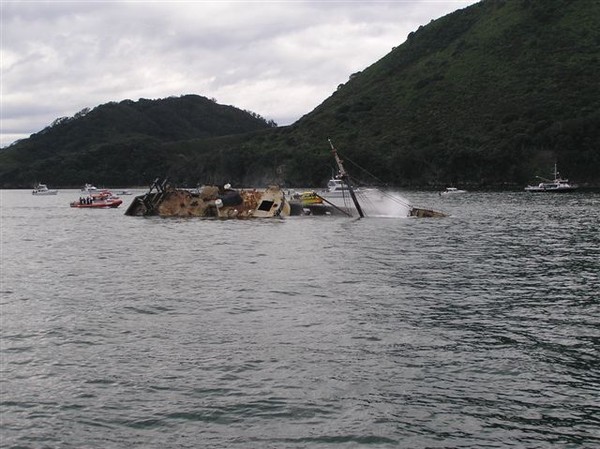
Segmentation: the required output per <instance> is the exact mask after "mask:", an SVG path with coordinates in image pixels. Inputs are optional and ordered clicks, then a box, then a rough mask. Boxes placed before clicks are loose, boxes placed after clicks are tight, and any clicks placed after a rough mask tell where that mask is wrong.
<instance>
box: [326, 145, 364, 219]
mask: <svg viewBox="0 0 600 449" xmlns="http://www.w3.org/2000/svg"><path fill="white" fill-rule="evenodd" d="M327 140H328V141H329V145H330V146H331V152H332V153H333V157H334V158H335V162H336V164H337V166H338V170H339V171H340V179H341V180H342V181H343V182H344V183H346V185H347V186H348V192H350V198H352V202H353V203H354V207H356V210H357V211H358V215H359V216H360V218H364V216H365V214H364V213H363V210H362V208H361V207H360V204H359V203H358V200H357V199H356V194H355V193H354V189H353V188H352V185H351V184H350V177H349V176H348V173H346V170H344V166H343V165H342V160H341V159H340V157H339V156H338V154H337V150H336V149H335V147H334V146H333V143H331V139H327Z"/></svg>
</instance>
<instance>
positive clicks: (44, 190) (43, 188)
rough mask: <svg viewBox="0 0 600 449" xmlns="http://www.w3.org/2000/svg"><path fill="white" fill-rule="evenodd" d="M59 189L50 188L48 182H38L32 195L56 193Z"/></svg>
mask: <svg viewBox="0 0 600 449" xmlns="http://www.w3.org/2000/svg"><path fill="white" fill-rule="evenodd" d="M57 193H58V190H50V189H49V188H48V186H47V185H46V184H38V185H37V186H35V187H34V188H33V190H32V191H31V194H32V195H56V194H57Z"/></svg>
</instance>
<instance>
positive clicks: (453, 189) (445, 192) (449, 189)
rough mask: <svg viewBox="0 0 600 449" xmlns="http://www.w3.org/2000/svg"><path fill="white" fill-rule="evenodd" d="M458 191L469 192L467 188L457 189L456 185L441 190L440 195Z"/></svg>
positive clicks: (452, 193)
mask: <svg viewBox="0 0 600 449" xmlns="http://www.w3.org/2000/svg"><path fill="white" fill-rule="evenodd" d="M457 193H467V191H466V190H461V189H457V188H456V187H446V190H444V191H443V192H440V195H454V194H457Z"/></svg>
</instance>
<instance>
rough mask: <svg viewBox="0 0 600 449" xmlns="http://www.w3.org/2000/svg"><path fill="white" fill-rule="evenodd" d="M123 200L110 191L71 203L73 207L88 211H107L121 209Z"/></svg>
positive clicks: (102, 191)
mask: <svg viewBox="0 0 600 449" xmlns="http://www.w3.org/2000/svg"><path fill="white" fill-rule="evenodd" d="M121 203H123V200H122V199H121V198H119V197H118V196H115V195H113V193H112V192H111V191H109V190H100V191H99V192H95V193H92V194H90V195H88V196H84V197H80V198H79V201H73V202H71V207H79V208H88V209H90V208H91V209H94V208H95V209H107V208H110V207H119V206H120V205H121Z"/></svg>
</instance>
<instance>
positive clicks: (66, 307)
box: [0, 191, 600, 448]
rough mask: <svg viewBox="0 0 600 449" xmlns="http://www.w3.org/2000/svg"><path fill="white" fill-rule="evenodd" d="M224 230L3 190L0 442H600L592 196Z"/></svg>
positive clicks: (525, 198)
mask: <svg viewBox="0 0 600 449" xmlns="http://www.w3.org/2000/svg"><path fill="white" fill-rule="evenodd" d="M397 194H398V195H399V196H401V197H403V198H406V199H407V200H409V201H410V202H411V203H412V204H415V205H418V206H421V207H428V208H431V209H436V210H441V211H443V212H446V213H448V214H449V216H448V217H446V218H437V219H431V218H430V219H416V218H374V217H370V218H366V219H352V218H347V217H334V216H331V217H327V216H325V217H289V218H286V219H272V220H262V221H261V220H247V221H235V220H233V221H217V220H202V219H161V218H156V217H153V218H142V217H127V216H125V215H124V211H125V209H126V207H127V206H128V204H129V202H130V201H131V199H132V198H133V197H123V199H124V200H125V201H124V204H123V205H122V206H121V207H120V208H119V209H106V210H86V209H72V208H70V207H69V202H70V201H73V200H75V199H77V197H78V192H76V191H60V192H59V194H58V195H56V196H51V197H35V196H32V195H31V193H30V192H29V191H2V192H1V194H0V200H1V223H0V224H1V244H2V246H1V285H0V295H1V298H0V314H1V315H0V319H1V327H0V331H1V335H0V337H1V348H0V350H1V353H0V354H1V355H0V357H1V358H0V362H1V370H2V375H1V378H0V382H1V384H0V386H1V389H0V406H1V409H0V410H1V417H0V418H1V419H0V426H1V429H0V446H2V447H6V448H17V447H19V448H123V447H127V448H197V447H210V448H330V447H335V448H358V447H360V448H362V447H377V448H391V447H406V448H442V447H444V448H456V447H469V448H474V447H477V448H483V447H485V448H508V447H514V448H551V447H556V448H565V447H572V448H592V447H599V446H600V408H599V404H600V362H599V360H600V293H599V292H600V194H598V193H584V192H579V193H572V194H565V195H550V194H546V195H544V194H530V193H526V192H503V193H468V194H464V195H459V196H453V197H440V196H439V195H438V194H437V193H436V192H397Z"/></svg>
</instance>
